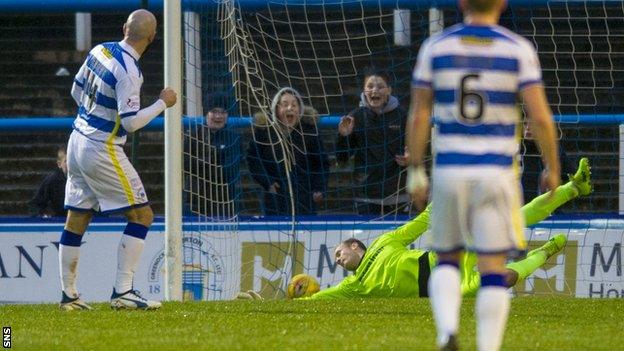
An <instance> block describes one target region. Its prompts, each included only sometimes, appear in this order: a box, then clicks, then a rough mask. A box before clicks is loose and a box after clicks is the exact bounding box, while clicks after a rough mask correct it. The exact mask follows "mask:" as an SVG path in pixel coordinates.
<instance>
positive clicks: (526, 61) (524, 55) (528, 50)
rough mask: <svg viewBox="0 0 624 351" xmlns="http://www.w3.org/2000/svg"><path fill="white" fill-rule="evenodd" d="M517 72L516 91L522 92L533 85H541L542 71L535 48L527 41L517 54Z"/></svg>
mask: <svg viewBox="0 0 624 351" xmlns="http://www.w3.org/2000/svg"><path fill="white" fill-rule="evenodd" d="M518 55H519V56H518V58H519V60H518V61H519V62H520V65H519V72H518V90H523V89H525V88H527V87H529V86H531V85H534V84H542V69H541V67H540V63H539V59H538V58H537V53H536V52H535V48H534V47H533V45H531V44H530V43H529V42H528V41H527V42H526V43H523V45H522V46H521V51H520V52H519V53H518Z"/></svg>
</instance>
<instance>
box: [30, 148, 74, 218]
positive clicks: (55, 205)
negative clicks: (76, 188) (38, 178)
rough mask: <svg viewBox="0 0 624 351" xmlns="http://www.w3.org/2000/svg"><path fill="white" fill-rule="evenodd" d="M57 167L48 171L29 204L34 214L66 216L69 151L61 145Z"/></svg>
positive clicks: (40, 215)
mask: <svg viewBox="0 0 624 351" xmlns="http://www.w3.org/2000/svg"><path fill="white" fill-rule="evenodd" d="M56 165H57V168H56V169H55V170H54V171H52V172H50V173H48V175H46V177H45V178H44V179H43V181H42V182H41V185H39V189H37V193H36V194H35V197H33V198H32V199H31V200H30V201H29V202H28V204H29V205H30V208H31V212H32V214H33V215H34V216H39V217H65V215H66V214H67V211H66V210H65V208H64V202H65V183H67V152H66V151H65V146H62V147H59V149H58V151H57V157H56Z"/></svg>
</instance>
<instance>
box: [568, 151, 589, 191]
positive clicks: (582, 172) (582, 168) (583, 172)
mask: <svg viewBox="0 0 624 351" xmlns="http://www.w3.org/2000/svg"><path fill="white" fill-rule="evenodd" d="M568 178H569V179H570V181H571V182H572V184H574V187H575V188H576V189H577V190H578V193H579V195H581V196H587V195H589V194H591V193H592V191H594V187H593V186H592V183H591V167H590V166H589V159H587V157H583V158H582V159H581V160H580V161H579V165H578V169H577V170H576V173H574V175H572V174H568Z"/></svg>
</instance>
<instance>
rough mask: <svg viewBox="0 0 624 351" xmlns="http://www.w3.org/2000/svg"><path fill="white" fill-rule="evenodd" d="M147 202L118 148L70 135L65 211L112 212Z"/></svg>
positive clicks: (137, 179)
mask: <svg viewBox="0 0 624 351" xmlns="http://www.w3.org/2000/svg"><path fill="white" fill-rule="evenodd" d="M147 203H148V200H147V195H146V194H145V189H144V188H143V183H142V182H141V179H140V178H139V175H138V174H137V172H136V170H135V169H134V167H133V166H132V164H130V161H129V160H128V157H126V154H125V153H124V151H123V148H122V147H121V146H119V145H114V144H108V143H103V142H101V141H95V140H91V139H89V138H87V137H85V136H84V135H82V134H80V133H79V132H77V131H75V130H74V131H73V132H72V134H71V136H70V137H69V143H68V144H67V184H66V185H65V208H67V209H70V210H75V211H87V210H96V211H97V210H99V211H101V212H114V211H120V210H126V209H130V208H133V207H140V206H144V205H145V204H147Z"/></svg>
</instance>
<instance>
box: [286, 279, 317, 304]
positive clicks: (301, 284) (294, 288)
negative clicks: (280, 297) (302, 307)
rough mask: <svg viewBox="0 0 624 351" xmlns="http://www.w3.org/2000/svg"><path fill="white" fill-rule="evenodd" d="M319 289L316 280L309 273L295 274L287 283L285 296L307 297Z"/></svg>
mask: <svg viewBox="0 0 624 351" xmlns="http://www.w3.org/2000/svg"><path fill="white" fill-rule="evenodd" d="M319 290H321V286H320V285H319V283H318V281H316V279H314V277H312V276H311V275H307V274H303V273H302V274H297V275H296V276H294V277H293V278H292V279H291V281H290V284H288V291H287V296H288V298H289V299H297V298H300V297H309V296H312V295H314V294H315V293H317V292H319Z"/></svg>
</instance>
